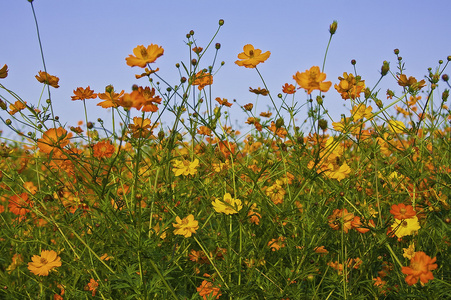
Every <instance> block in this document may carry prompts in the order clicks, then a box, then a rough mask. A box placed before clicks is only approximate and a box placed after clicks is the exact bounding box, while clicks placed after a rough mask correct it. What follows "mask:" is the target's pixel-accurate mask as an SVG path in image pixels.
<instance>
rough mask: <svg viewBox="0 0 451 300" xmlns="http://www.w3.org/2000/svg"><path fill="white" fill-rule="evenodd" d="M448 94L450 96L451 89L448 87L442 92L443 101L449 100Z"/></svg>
mask: <svg viewBox="0 0 451 300" xmlns="http://www.w3.org/2000/svg"><path fill="white" fill-rule="evenodd" d="M448 96H449V90H448V89H446V90H444V91H443V93H442V100H443V102H446V101H447V100H448Z"/></svg>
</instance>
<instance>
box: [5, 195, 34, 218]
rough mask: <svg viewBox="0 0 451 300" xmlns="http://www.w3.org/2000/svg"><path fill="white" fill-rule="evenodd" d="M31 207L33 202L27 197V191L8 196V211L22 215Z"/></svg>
mask: <svg viewBox="0 0 451 300" xmlns="http://www.w3.org/2000/svg"><path fill="white" fill-rule="evenodd" d="M32 207H33V202H31V201H30V199H29V198H28V194H27V193H22V194H20V195H13V196H11V197H10V198H9V204H8V208H9V211H10V212H12V213H13V214H15V215H17V216H24V215H25V214H26V213H27V212H29V211H30V208H32Z"/></svg>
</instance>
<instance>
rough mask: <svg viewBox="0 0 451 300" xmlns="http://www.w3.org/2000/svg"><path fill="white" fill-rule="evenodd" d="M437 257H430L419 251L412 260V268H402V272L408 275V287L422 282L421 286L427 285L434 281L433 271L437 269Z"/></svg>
mask: <svg viewBox="0 0 451 300" xmlns="http://www.w3.org/2000/svg"><path fill="white" fill-rule="evenodd" d="M436 259H437V258H436V257H434V258H432V259H431V257H429V256H428V255H427V254H426V253H424V252H422V251H418V252H416V253H415V256H414V257H413V258H412V259H411V260H410V266H408V267H402V269H401V272H402V273H404V274H406V275H407V276H406V279H405V280H406V282H407V284H408V285H414V284H416V283H417V282H418V279H419V280H420V281H421V284H425V283H427V282H428V281H429V280H432V279H434V275H433V274H432V272H431V271H432V270H435V269H437V264H435V261H436Z"/></svg>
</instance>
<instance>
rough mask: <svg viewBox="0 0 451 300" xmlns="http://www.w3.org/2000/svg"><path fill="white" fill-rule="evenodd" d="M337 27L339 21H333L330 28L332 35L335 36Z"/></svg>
mask: <svg viewBox="0 0 451 300" xmlns="http://www.w3.org/2000/svg"><path fill="white" fill-rule="evenodd" d="M337 26H338V23H337V21H333V22H332V24H330V26H329V32H330V34H335V32H336V31H337Z"/></svg>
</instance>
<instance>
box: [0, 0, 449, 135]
mask: <svg viewBox="0 0 451 300" xmlns="http://www.w3.org/2000/svg"><path fill="white" fill-rule="evenodd" d="M33 5H34V8H35V11H36V14H37V18H38V22H39V29H40V33H41V40H42V44H43V49H44V55H45V59H46V66H47V71H48V72H49V73H50V74H52V75H56V76H58V77H59V78H60V88H58V89H52V99H53V103H54V110H55V113H56V114H57V115H59V116H60V119H61V120H62V121H63V122H64V123H67V124H68V125H76V122H77V121H78V120H84V113H83V105H82V103H81V102H80V101H71V100H70V96H71V95H73V90H75V89H76V88H77V87H86V86H88V85H89V86H90V87H91V88H92V89H94V90H95V91H96V92H103V91H104V88H105V86H106V85H108V84H113V85H114V87H115V89H116V90H118V91H120V90H122V89H123V90H125V91H126V92H129V91H130V89H131V86H132V85H133V84H139V85H146V79H140V80H136V79H135V77H134V75H135V74H138V73H140V71H141V69H140V68H137V67H135V68H131V67H129V66H127V65H126V63H125V58H126V57H127V56H128V55H129V54H132V50H133V48H135V47H136V46H137V45H145V46H147V45H149V44H151V43H153V44H158V45H160V46H162V47H163V48H164V49H165V52H164V55H163V56H162V57H160V58H159V59H158V60H157V62H156V63H155V64H153V67H158V68H160V71H159V74H160V75H161V76H162V77H163V78H165V79H166V80H167V81H168V82H170V83H173V84H176V83H178V81H179V77H178V72H177V69H176V68H175V64H176V63H177V62H180V61H184V62H187V61H188V58H189V52H188V47H187V46H186V45H185V41H186V37H185V35H186V33H188V32H189V31H190V30H194V31H195V35H194V38H195V39H196V41H197V44H198V45H199V46H206V44H207V43H208V42H209V40H210V38H211V37H212V36H213V34H214V32H215V31H216V29H217V24H218V20H219V19H224V20H225V24H224V26H223V27H222V28H221V30H220V32H219V34H218V36H217V38H216V39H215V42H219V43H221V45H222V47H221V50H220V52H219V54H218V60H219V61H225V65H224V67H223V68H222V69H221V70H220V71H219V73H218V74H217V75H216V76H215V78H214V85H213V86H212V95H213V98H215V97H222V98H227V99H228V100H229V101H231V100H233V99H236V100H237V101H238V103H239V104H241V105H243V104H246V103H251V102H255V95H254V94H251V93H249V92H248V90H249V87H253V88H256V87H262V86H263V85H262V83H261V80H260V78H259V76H258V74H257V73H256V72H255V70H252V69H245V68H242V67H238V66H237V65H235V63H234V61H235V60H237V55H238V53H240V52H242V48H243V46H244V45H245V44H253V45H254V46H255V47H256V48H259V49H262V50H263V51H271V57H270V58H269V59H268V60H267V61H266V62H265V63H264V64H261V65H259V70H260V72H261V73H262V75H263V77H264V79H265V81H266V83H267V84H268V87H269V89H270V91H271V92H272V93H273V95H274V96H276V95H277V94H278V93H279V92H281V87H282V85H283V84H284V83H286V82H288V83H294V80H293V79H292V77H293V75H294V74H295V73H296V72H297V71H301V72H303V71H305V70H306V69H309V68H310V67H311V66H314V65H318V66H321V65H322V61H323V57H324V52H325V49H326V45H327V42H328V39H329V32H328V28H329V24H330V23H331V22H332V21H333V20H337V21H338V30H337V33H336V35H335V36H334V38H333V40H332V43H331V46H330V49H329V54H328V57H327V62H326V68H325V72H326V74H327V80H330V81H332V82H333V84H335V83H338V79H337V77H338V76H341V75H342V73H343V72H352V71H353V68H352V66H351V64H350V61H351V59H356V61H357V65H356V67H357V72H358V73H359V75H361V76H362V78H363V79H364V80H365V81H366V84H367V86H369V87H372V86H373V85H374V84H375V83H376V82H377V80H378V79H379V71H380V67H381V65H382V62H383V61H384V60H387V61H389V62H390V63H391V68H392V70H394V68H395V65H396V56H395V55H394V54H393V49H395V48H399V49H400V55H401V56H402V57H403V58H404V61H405V62H406V69H407V70H406V71H405V73H406V74H407V75H409V76H415V77H417V78H418V79H422V78H423V76H424V75H426V73H427V68H428V67H432V68H434V69H435V67H436V66H437V65H438V60H439V59H443V60H445V61H446V57H447V56H448V55H451V39H450V38H449V29H450V28H451V18H450V16H449V12H450V11H451V2H450V1H385V0H380V1H317V0H315V1H313V0H312V1H274V0H272V1H266V0H260V1H235V0H227V1H224V0H223V1H214V0H208V1H207V0H190V1H144V0H133V1H122V0H109V1H106V0H95V1H93V0H77V1H61V0H35V1H34V2H33ZM0 20H2V24H3V26H2V27H3V29H2V39H1V47H0V67H1V66H3V64H7V65H8V67H9V76H8V77H7V78H6V79H3V80H2V84H4V85H5V86H6V87H8V88H9V89H11V90H13V91H15V92H16V93H17V94H18V95H19V96H21V97H22V99H23V100H25V101H27V102H28V103H32V104H37V102H38V99H39V97H40V94H41V91H42V84H40V83H39V82H37V80H36V79H35V77H34V76H35V75H36V74H37V73H38V71H39V70H43V66H42V61H41V57H40V55H41V54H40V51H39V44H38V40H37V36H36V29H35V24H34V19H33V15H32V10H31V7H30V3H29V2H28V1H26V0H14V1H12V0H10V1H2V3H1V4H0ZM213 53H214V52H213V51H212V52H211V54H213ZM204 63H205V65H204V67H207V66H208V64H209V63H211V56H210V57H207V58H206V60H205V62H204ZM448 73H449V72H448ZM380 87H381V92H380V95H381V98H382V100H385V96H384V95H385V91H386V89H387V87H390V88H393V89H396V82H395V80H394V79H393V78H390V77H388V76H387V77H386V78H384V80H383V81H382V84H381V85H380ZM0 95H2V96H6V93H5V92H4V91H0ZM8 99H10V98H8ZM306 99H307V96H306V94H305V93H304V92H302V91H299V93H298V94H297V97H296V100H297V101H299V102H300V103H301V104H302V103H304V102H305V101H306ZM98 102H99V101H98V100H91V101H89V100H88V102H87V105H88V111H89V113H88V115H89V118H90V120H93V121H95V120H96V119H97V118H98V117H102V118H104V119H108V118H109V116H110V114H109V113H108V112H107V111H106V110H104V109H101V108H99V107H96V104H97V103H98ZM258 103H259V104H258V105H259V106H258V111H265V110H266V106H267V105H269V104H270V100H269V98H268V97H262V98H259V100H258ZM343 105H347V107H349V105H350V103H349V101H348V102H345V101H344V100H342V99H341V97H340V95H339V94H338V93H336V91H335V90H334V89H333V88H331V90H330V91H329V92H328V93H326V98H325V106H326V107H327V108H328V109H329V110H330V112H331V115H332V116H333V117H334V119H336V120H339V116H340V113H346V109H345V108H344V107H343ZM236 106H237V105H235V107H232V108H231V110H230V112H231V116H232V117H234V116H236V117H237V118H238V119H240V120H242V121H240V122H241V123H242V122H244V117H243V116H244V115H243V114H242V113H241V112H240V111H241V110H240V109H239V108H238V107H236ZM3 114H4V113H2V116H3V117H6V116H4V115H3ZM301 114H303V115H301V116H299V119H300V120H303V119H304V118H305V111H304V112H303V113H302V112H301ZM4 127H5V125H4V124H0V129H4Z"/></svg>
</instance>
